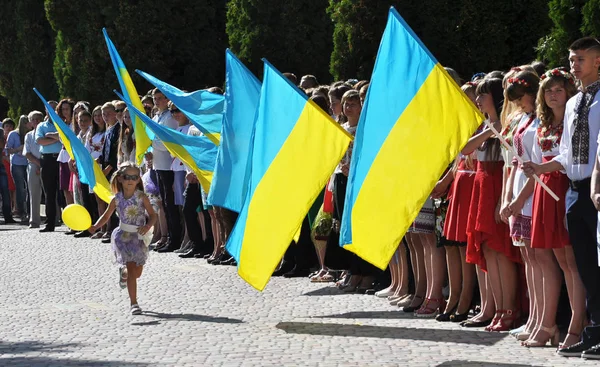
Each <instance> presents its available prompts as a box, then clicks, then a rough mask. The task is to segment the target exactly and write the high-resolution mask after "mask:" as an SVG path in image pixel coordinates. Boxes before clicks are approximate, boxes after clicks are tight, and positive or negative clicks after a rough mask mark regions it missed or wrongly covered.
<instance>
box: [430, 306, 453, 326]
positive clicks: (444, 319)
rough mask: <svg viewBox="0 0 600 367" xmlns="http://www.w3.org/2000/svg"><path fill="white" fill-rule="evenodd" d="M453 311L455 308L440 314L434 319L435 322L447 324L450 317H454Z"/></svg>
mask: <svg viewBox="0 0 600 367" xmlns="http://www.w3.org/2000/svg"><path fill="white" fill-rule="evenodd" d="M454 311H456V306H454V307H452V309H451V310H450V311H448V312H444V313H441V314H439V315H437V316H436V317H435V319H436V320H437V321H440V322H447V321H450V320H451V318H452V316H453V315H454Z"/></svg>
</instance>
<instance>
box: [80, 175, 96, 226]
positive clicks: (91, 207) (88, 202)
mask: <svg viewBox="0 0 600 367" xmlns="http://www.w3.org/2000/svg"><path fill="white" fill-rule="evenodd" d="M81 198H82V200H83V206H84V207H85V208H86V209H87V211H88V213H90V217H92V223H96V221H97V220H98V203H97V202H96V197H95V196H94V195H92V194H90V187H89V186H88V185H86V184H84V183H82V184H81Z"/></svg>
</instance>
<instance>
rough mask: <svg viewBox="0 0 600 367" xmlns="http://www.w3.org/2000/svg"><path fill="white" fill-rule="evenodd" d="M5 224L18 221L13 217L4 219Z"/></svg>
mask: <svg viewBox="0 0 600 367" xmlns="http://www.w3.org/2000/svg"><path fill="white" fill-rule="evenodd" d="M4 224H17V221H16V220H14V219H12V218H6V219H4Z"/></svg>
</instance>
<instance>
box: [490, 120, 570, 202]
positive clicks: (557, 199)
mask: <svg viewBox="0 0 600 367" xmlns="http://www.w3.org/2000/svg"><path fill="white" fill-rule="evenodd" d="M484 122H485V124H486V125H487V127H488V128H489V129H490V130H492V132H493V133H494V135H495V136H496V138H497V139H498V140H500V142H501V143H502V145H504V147H505V148H506V149H508V150H509V151H510V152H512V154H513V155H514V156H515V157H516V158H517V161H518V162H519V164H521V165H522V164H523V158H521V156H520V155H519V154H518V153H517V151H516V150H515V148H514V147H513V146H512V145H510V144H508V142H507V141H506V139H504V138H503V137H502V134H500V133H499V132H498V130H496V128H495V127H494V125H492V124H491V123H490V122H489V121H488V120H485V121H484ZM532 177H533V179H534V180H535V182H537V184H538V185H540V186H541V187H542V188H543V189H544V190H546V192H547V193H548V195H550V196H552V198H553V199H554V200H556V201H559V200H560V199H559V198H558V196H556V194H555V193H554V191H552V190H550V188H549V187H548V186H546V184H545V183H543V182H542V180H540V178H539V177H538V176H537V175H536V174H533V176H532Z"/></svg>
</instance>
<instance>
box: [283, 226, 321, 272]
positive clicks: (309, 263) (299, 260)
mask: <svg viewBox="0 0 600 367" xmlns="http://www.w3.org/2000/svg"><path fill="white" fill-rule="evenodd" d="M283 258H284V260H285V261H286V262H289V263H290V264H293V265H294V267H295V269H296V270H309V269H310V268H313V267H315V266H316V265H317V264H318V259H317V253H316V251H315V246H314V245H313V243H312V240H311V238H310V225H309V224H308V217H305V218H304V221H303V222H302V227H301V229H300V237H299V238H298V243H294V241H292V243H291V244H290V247H288V249H287V251H286V252H285V255H284V257H283Z"/></svg>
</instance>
